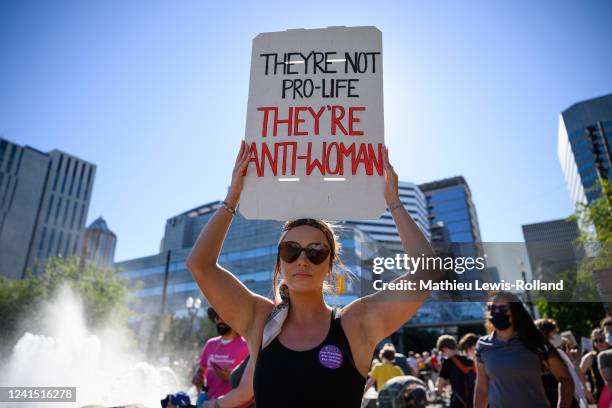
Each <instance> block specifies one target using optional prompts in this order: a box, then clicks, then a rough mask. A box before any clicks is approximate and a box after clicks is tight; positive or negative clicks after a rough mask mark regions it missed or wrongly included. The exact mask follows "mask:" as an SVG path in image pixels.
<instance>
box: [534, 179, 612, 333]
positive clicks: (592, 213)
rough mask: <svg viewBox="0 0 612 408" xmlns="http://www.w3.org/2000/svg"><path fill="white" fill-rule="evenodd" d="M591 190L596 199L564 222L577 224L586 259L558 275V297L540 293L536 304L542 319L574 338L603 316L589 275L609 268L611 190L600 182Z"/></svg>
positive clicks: (611, 252)
mask: <svg viewBox="0 0 612 408" xmlns="http://www.w3.org/2000/svg"><path fill="white" fill-rule="evenodd" d="M595 189H596V190H598V191H599V192H600V194H599V197H598V198H597V199H595V200H593V201H592V202H591V203H589V204H583V203H581V204H579V205H578V207H577V208H576V214H574V215H572V216H571V217H569V218H568V221H577V222H578V225H579V226H580V236H579V238H578V242H579V243H580V244H582V245H583V247H585V249H586V255H587V256H585V257H584V258H583V259H582V260H581V261H580V262H579V263H578V266H577V268H576V269H575V270H569V271H565V272H562V273H560V274H559V275H558V276H559V279H563V280H564V291H563V293H562V294H560V295H551V294H550V292H549V293H546V294H544V293H541V295H542V298H541V299H539V300H537V301H536V305H537V307H538V310H539V311H540V314H542V316H544V317H549V318H553V319H555V320H556V321H557V323H558V324H559V327H560V328H561V330H572V331H573V332H574V334H575V335H577V336H589V335H590V333H591V330H592V329H593V328H595V327H597V326H599V322H600V320H601V319H602V318H603V317H604V314H605V311H604V308H603V304H602V303H601V300H600V297H599V293H598V291H597V287H596V283H595V281H594V279H593V271H596V270H601V269H609V268H612V206H611V205H610V203H611V202H612V186H610V183H608V182H607V181H605V180H604V181H603V183H599V184H598V185H596V186H595Z"/></svg>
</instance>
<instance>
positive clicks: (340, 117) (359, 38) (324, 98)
mask: <svg viewBox="0 0 612 408" xmlns="http://www.w3.org/2000/svg"><path fill="white" fill-rule="evenodd" d="M382 56H383V55H382V33H381V32H380V31H379V30H378V29H377V28H376V27H330V28H324V29H314V30H305V29H298V30H288V31H284V32H277V33H263V34H259V35H258V36H257V37H255V39H254V40H253V52H252V56H251V80H250V86H249V102H248V107H247V121H246V135H245V140H246V142H247V148H248V149H249V154H250V158H249V164H248V169H247V174H246V178H245V185H244V191H243V194H242V198H241V204H240V211H241V213H242V214H243V215H244V216H245V217H246V218H249V219H275V220H288V219H292V218H304V217H309V218H323V219H328V220H341V219H377V218H379V217H380V215H381V214H382V213H383V212H384V211H385V208H386V205H385V201H384V198H383V190H384V166H383V149H384V117H383V76H382V72H383V61H382Z"/></svg>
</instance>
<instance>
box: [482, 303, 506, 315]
mask: <svg viewBox="0 0 612 408" xmlns="http://www.w3.org/2000/svg"><path fill="white" fill-rule="evenodd" d="M487 309H489V312H491V313H503V314H506V313H508V312H509V311H510V307H509V306H508V305H500V306H496V305H493V304H491V305H488V306H487Z"/></svg>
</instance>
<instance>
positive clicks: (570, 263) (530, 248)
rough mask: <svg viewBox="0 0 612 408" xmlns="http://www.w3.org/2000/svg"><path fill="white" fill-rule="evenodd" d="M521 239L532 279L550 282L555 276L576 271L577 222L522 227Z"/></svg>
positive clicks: (580, 253)
mask: <svg viewBox="0 0 612 408" xmlns="http://www.w3.org/2000/svg"><path fill="white" fill-rule="evenodd" d="M523 236H524V237H525V243H526V247H527V254H528V256H529V264H530V266H531V271H532V274H533V277H534V278H535V279H544V280H547V281H551V280H553V279H554V278H555V276H556V274H557V273H559V272H562V271H565V270H568V269H570V268H573V267H575V266H576V262H577V260H578V259H580V257H581V256H582V252H581V250H580V248H579V247H578V246H577V245H576V244H575V242H576V239H577V238H578V225H577V224H576V221H566V220H564V219H560V220H552V221H546V222H538V223H535V224H527V225H523Z"/></svg>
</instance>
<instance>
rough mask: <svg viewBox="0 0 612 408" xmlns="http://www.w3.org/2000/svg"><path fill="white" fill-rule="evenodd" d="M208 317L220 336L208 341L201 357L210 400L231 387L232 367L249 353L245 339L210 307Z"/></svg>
mask: <svg viewBox="0 0 612 408" xmlns="http://www.w3.org/2000/svg"><path fill="white" fill-rule="evenodd" d="M208 318H209V319H210V320H211V321H212V322H213V323H214V324H215V326H216V328H217V333H218V334H219V336H218V337H213V338H211V339H209V340H208V341H207V342H206V345H205V346H204V349H203V350H202V356H201V357H200V370H201V372H202V376H203V379H204V381H205V384H206V386H207V387H208V398H209V400H215V399H216V398H219V397H221V396H223V395H225V394H227V393H228V392H229V391H230V390H231V389H232V385H231V382H230V376H231V373H232V369H233V368H234V367H236V366H237V365H239V364H240V363H242V361H243V360H244V359H245V358H246V357H247V356H248V355H249V350H248V346H247V344H246V342H245V341H244V339H243V338H242V337H241V336H240V335H239V334H238V333H236V332H235V331H234V330H232V328H231V327H230V326H229V325H228V324H227V323H225V321H224V320H223V319H222V318H221V317H220V316H219V315H218V314H217V312H215V310H214V309H213V308H212V307H209V308H208Z"/></svg>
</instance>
